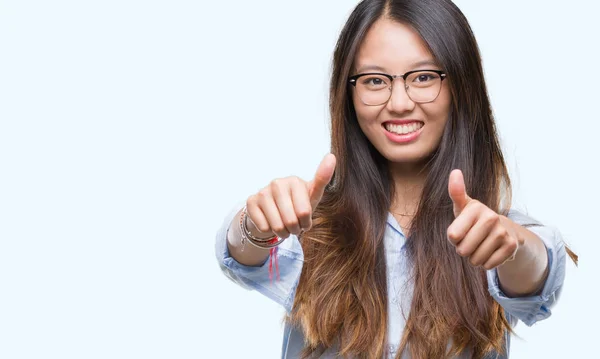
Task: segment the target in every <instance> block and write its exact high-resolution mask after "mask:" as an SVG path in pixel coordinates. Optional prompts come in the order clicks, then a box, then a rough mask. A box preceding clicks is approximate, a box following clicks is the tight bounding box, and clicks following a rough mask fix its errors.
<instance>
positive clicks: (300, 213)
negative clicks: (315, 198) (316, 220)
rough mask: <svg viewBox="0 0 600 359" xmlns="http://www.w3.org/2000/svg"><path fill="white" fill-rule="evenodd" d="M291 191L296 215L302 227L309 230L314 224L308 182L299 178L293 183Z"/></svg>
mask: <svg viewBox="0 0 600 359" xmlns="http://www.w3.org/2000/svg"><path fill="white" fill-rule="evenodd" d="M291 191H292V203H293V205H294V211H295V212H296V217H297V218H298V222H299V223H300V229H301V230H308V229H310V227H311V226H312V207H311V205H310V198H309V197H308V191H307V190H306V184H305V183H304V182H303V181H302V180H300V179H298V181H295V182H294V183H292V186H291Z"/></svg>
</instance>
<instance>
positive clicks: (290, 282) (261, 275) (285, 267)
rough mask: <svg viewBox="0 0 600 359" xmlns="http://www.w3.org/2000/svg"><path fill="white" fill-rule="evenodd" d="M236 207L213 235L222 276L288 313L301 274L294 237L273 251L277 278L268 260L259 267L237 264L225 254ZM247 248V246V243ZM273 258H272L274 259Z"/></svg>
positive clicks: (300, 258)
mask: <svg viewBox="0 0 600 359" xmlns="http://www.w3.org/2000/svg"><path fill="white" fill-rule="evenodd" d="M242 207H243V204H238V205H237V206H236V207H235V208H234V209H233V210H232V211H231V213H229V214H228V215H227V216H226V217H225V220H224V221H223V224H222V225H221V228H220V229H219V231H218V232H217V237H216V245H215V254H216V256H217V261H218V263H219V266H220V267H221V270H222V271H223V273H224V274H225V275H226V276H227V277H228V278H229V279H231V280H232V281H233V282H235V283H237V284H238V285H240V286H241V287H243V288H246V289H248V290H256V291H258V292H259V293H261V294H263V295H265V296H266V297H268V298H270V299H272V300H274V301H275V302H276V303H279V304H280V305H282V306H283V307H284V308H285V309H286V311H287V312H288V313H289V312H290V311H291V308H292V304H293V303H294V295H295V292H296V286H297V285H298V280H299V279H300V273H301V272H302V264H303V262H304V260H303V259H304V257H303V253H302V247H301V245H300V243H299V241H298V238H297V237H296V236H294V235H291V236H290V237H289V238H288V239H286V240H285V241H284V242H283V243H282V244H280V245H279V247H278V250H277V254H276V256H277V262H278V269H279V278H277V275H276V269H277V268H275V264H274V263H272V262H271V257H269V258H268V259H267V260H266V262H265V263H263V264H262V265H261V266H257V267H251V266H246V265H243V264H240V263H239V262H237V261H236V260H235V259H234V258H233V257H231V256H230V254H229V249H228V247H227V234H228V231H229V227H230V225H231V222H232V221H233V219H234V217H235V215H236V214H237V213H238V212H239V211H240V210H241V209H242ZM247 245H251V244H247ZM274 259H275V258H273V260H274ZM269 265H272V266H273V269H272V272H273V278H272V279H270V278H269Z"/></svg>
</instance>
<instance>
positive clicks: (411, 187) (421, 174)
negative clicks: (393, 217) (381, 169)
mask: <svg viewBox="0 0 600 359" xmlns="http://www.w3.org/2000/svg"><path fill="white" fill-rule="evenodd" d="M389 170H390V175H391V177H392V181H394V189H395V192H394V198H392V205H391V208H390V211H391V212H392V213H394V214H397V215H409V216H411V217H412V215H413V214H415V213H416V211H417V208H418V206H419V201H420V199H421V194H422V192H423V186H424V185H425V179H426V177H427V171H426V167H425V166H424V165H423V164H412V163H390V164H389Z"/></svg>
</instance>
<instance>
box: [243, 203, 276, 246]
mask: <svg viewBox="0 0 600 359" xmlns="http://www.w3.org/2000/svg"><path fill="white" fill-rule="evenodd" d="M247 217H248V211H247V208H246V206H244V208H243V209H242V214H241V215H240V223H239V224H240V234H241V236H242V238H241V242H242V252H243V251H244V248H245V247H246V240H248V241H249V242H250V243H252V244H254V245H255V246H257V247H259V248H272V247H263V246H261V245H262V244H264V245H267V246H269V245H270V243H269V242H272V241H273V240H274V239H276V238H277V236H276V235H273V236H271V237H268V238H258V237H255V236H254V235H252V233H250V231H249V230H248V226H247V222H246V220H247ZM281 242H283V241H281ZM281 242H279V243H281ZM257 243H258V244H257Z"/></svg>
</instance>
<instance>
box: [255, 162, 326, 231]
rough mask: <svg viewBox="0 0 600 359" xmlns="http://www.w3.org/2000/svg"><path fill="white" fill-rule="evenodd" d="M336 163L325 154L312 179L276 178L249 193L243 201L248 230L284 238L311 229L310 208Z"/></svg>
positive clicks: (315, 204)
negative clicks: (254, 191) (246, 212)
mask: <svg viewBox="0 0 600 359" xmlns="http://www.w3.org/2000/svg"><path fill="white" fill-rule="evenodd" d="M335 163H336V159H335V156H334V155H333V154H328V155H327V156H325V158H323V160H322V161H321V164H320V165H319V167H318V169H317V172H316V174H315V177H314V178H313V179H312V180H311V181H308V182H307V181H304V180H302V179H300V178H298V177H295V176H291V177H286V178H278V179H275V180H273V181H271V183H269V185H267V186H266V187H265V188H263V189H261V190H260V191H258V193H256V194H254V195H252V196H250V197H249V198H248V200H247V201H246V209H247V211H248V217H250V221H248V230H250V231H251V232H252V234H254V235H256V236H257V237H268V236H269V235H272V234H273V233H274V234H275V235H277V237H280V238H287V237H289V235H290V234H295V235H298V234H300V232H301V231H306V230H308V229H310V227H311V226H312V213H313V210H314V209H315V208H316V207H317V205H318V204H319V202H320V201H321V198H322V197H323V192H324V191H325V186H327V184H328V183H329V182H330V181H331V178H332V176H333V172H334V170H335Z"/></svg>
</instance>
